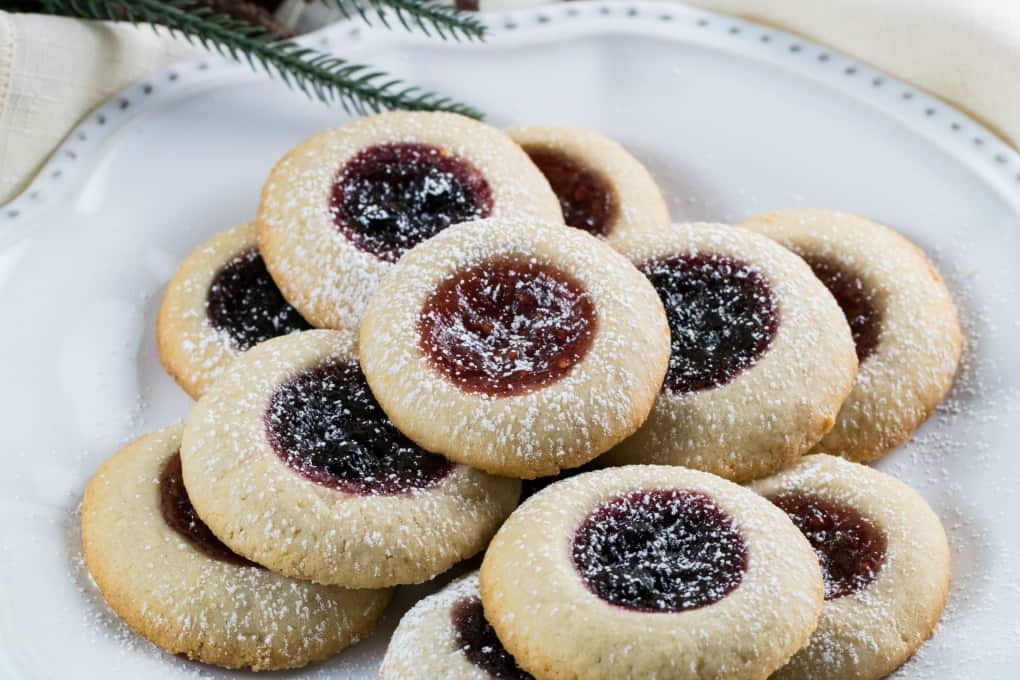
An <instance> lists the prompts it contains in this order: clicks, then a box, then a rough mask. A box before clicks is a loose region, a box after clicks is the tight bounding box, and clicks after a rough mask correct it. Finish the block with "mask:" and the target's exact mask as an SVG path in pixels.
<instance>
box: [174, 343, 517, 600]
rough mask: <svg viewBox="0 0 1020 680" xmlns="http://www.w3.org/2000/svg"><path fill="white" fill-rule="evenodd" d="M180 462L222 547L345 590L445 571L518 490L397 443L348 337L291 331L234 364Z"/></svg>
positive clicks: (193, 419) (491, 526)
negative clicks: (227, 547) (359, 366)
mask: <svg viewBox="0 0 1020 680" xmlns="http://www.w3.org/2000/svg"><path fill="white" fill-rule="evenodd" d="M181 460H182V462H183V465H184V481H185V484H187V487H188V493H189V494H190V495H191V498H192V501H193V502H194V504H195V509H196V510H197V511H198V514H199V515H200V516H201V517H202V519H203V520H205V522H206V523H207V524H208V525H209V527H210V528H211V529H212V530H213V532H214V533H215V534H216V535H217V536H218V537H219V538H220V539H221V540H222V541H223V542H224V543H226V544H227V545H228V546H230V548H231V549H232V550H234V551H235V552H237V553H239V554H241V555H244V556H245V557H247V558H249V559H251V560H254V561H255V562H258V563H259V564H264V565H266V566H267V567H269V568H270V569H274V570H276V571H279V572H280V573H282V574H285V575H287V576H292V577H295V578H302V579H308V580H311V581H315V582H318V583H327V584H332V585H340V586H344V587H348V588H380V587H385V586H391V585H397V584H400V583H418V582H421V581H425V580H427V579H429V578H432V577H433V576H435V575H437V574H440V573H442V572H444V571H446V570H447V569H449V568H450V567H451V566H453V565H454V564H455V563H457V562H459V561H460V560H462V559H464V558H466V557H470V556H472V555H474V554H475V553H477V552H479V551H480V550H482V549H483V548H484V547H485V545H486V544H487V543H488V541H489V538H490V537H491V536H492V534H493V533H494V532H495V531H496V529H497V528H498V527H499V525H500V523H501V522H502V521H503V519H504V518H506V516H507V515H508V514H510V511H511V510H512V509H513V507H514V505H515V504H516V502H517V497H518V495H519V493H520V482H518V481H517V480H514V479H505V478H497V477H492V476H490V475H487V474H485V473H483V472H481V471H479V470H474V469H471V468H468V467H465V466H463V465H455V464H453V463H450V462H448V461H447V460H445V459H444V458H441V457H440V456H437V455H434V454H431V453H428V452H426V451H424V450H422V449H421V448H419V447H418V446H416V445H415V444H413V443H412V442H411V441H409V440H408V439H407V438H406V437H404V435H402V434H401V433H400V432H399V431H398V430H397V429H396V428H395V427H394V426H393V423H391V422H390V421H389V419H388V418H386V416H385V414H384V413H383V412H382V410H381V409H380V408H379V406H378V404H377V403H376V401H375V399H374V398H373V396H372V393H371V392H370V391H369V389H368V385H367V384H366V383H365V379H364V377H363V376H362V374H361V370H360V369H359V368H358V362H357V353H356V348H355V338H354V334H353V333H350V332H347V331H305V332H303V333H295V334H292V335H288V336H284V337H280V338H276V339H273V340H269V341H267V342H264V343H262V344H261V345H259V346H258V347H255V348H254V349H252V350H251V351H249V352H247V353H245V354H244V355H242V356H241V357H240V358H238V359H237V361H235V362H234V366H233V367H231V369H230V370H229V371H227V373H226V374H225V375H224V376H223V377H222V378H221V379H220V380H218V381H217V382H216V383H215V384H214V385H213V386H212V387H211V388H210V389H209V391H208V392H206V394H205V395H204V396H203V397H202V399H200V400H199V402H198V404H197V405H196V406H195V408H194V410H193V411H192V412H191V415H190V416H188V419H187V422H186V426H185V431H184V443H183V446H182V447H181Z"/></svg>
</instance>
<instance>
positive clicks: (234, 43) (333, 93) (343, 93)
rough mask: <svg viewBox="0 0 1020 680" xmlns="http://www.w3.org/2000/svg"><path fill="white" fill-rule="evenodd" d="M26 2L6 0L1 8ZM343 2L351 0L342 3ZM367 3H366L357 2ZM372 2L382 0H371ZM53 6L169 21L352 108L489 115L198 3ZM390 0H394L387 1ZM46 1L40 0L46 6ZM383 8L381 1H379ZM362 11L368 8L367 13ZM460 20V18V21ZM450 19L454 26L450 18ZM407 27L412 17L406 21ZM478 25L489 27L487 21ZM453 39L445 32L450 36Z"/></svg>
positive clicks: (65, 11) (54, 1) (431, 15)
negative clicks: (277, 36) (482, 24)
mask: <svg viewBox="0 0 1020 680" xmlns="http://www.w3.org/2000/svg"><path fill="white" fill-rule="evenodd" d="M21 1H23V0H0V8H5V7H6V6H8V5H10V4H13V2H21ZM337 1H340V2H343V1H345V0H337ZM357 1H359V2H360V1H361V0H357ZM366 1H368V2H372V3H378V2H381V0H366ZM43 2H44V4H45V9H46V11H48V12H50V13H53V14H61V15H65V16H74V17H80V18H83V19H98V20H105V21H129V22H131V23H135V24H137V23H143V22H144V23H150V24H154V25H155V26H162V27H164V28H166V30H168V31H169V32H170V34H171V35H179V36H182V37H183V38H184V39H186V40H187V41H189V42H191V43H192V44H196V45H201V46H202V47H205V48H206V49H209V50H214V51H216V52H218V53H219V54H221V55H223V56H225V57H229V58H231V59H233V60H235V61H239V62H246V63H248V65H249V66H251V68H252V69H261V70H263V71H265V72H266V73H268V74H270V75H274V76H277V77H279V78H280V80H282V81H283V82H284V83H286V84H287V86H288V87H291V88H293V89H296V90H299V91H300V92H302V93H304V94H305V95H307V96H308V97H311V98H314V99H319V100H321V101H323V102H325V103H338V104H340V105H341V106H342V107H343V109H344V110H345V111H347V112H348V113H357V114H361V115H364V114H367V113H376V112H379V111H383V110H393V109H405V110H415V111H449V112H452V113H459V114H462V115H465V116H470V117H472V118H479V119H480V118H482V116H483V114H482V113H481V112H480V111H479V110H478V109H475V108H473V107H471V106H469V105H467V104H463V103H460V102H457V101H455V100H453V99H451V98H449V97H444V96H442V95H440V94H437V93H434V92H429V91H426V90H422V89H420V88H418V87H416V86H414V85H409V84H407V83H405V82H404V81H402V80H399V79H395V78H392V77H391V76H389V75H387V74H385V73H383V72H381V71H377V70H374V69H373V68H372V67H370V66H366V65H364V64H356V63H352V62H349V61H347V60H346V59H341V58H339V57H335V56H332V55H330V54H327V53H323V52H319V51H318V50H315V49H313V48H310V47H305V46H304V45H300V44H298V43H295V42H292V41H286V40H284V41H280V40H277V39H276V38H275V37H274V36H273V35H272V34H271V33H270V32H269V31H267V30H266V29H265V28H263V27H261V26H256V25H252V24H248V23H246V22H243V21H240V20H238V19H234V18H231V17H229V16H227V15H225V14H219V13H216V12H215V11H213V10H212V9H210V8H209V7H207V6H205V5H201V4H196V3H195V2H194V0H43ZM386 2H387V3H389V2H390V0H386ZM398 4H406V5H407V6H409V7H410V6H414V7H415V12H419V11H421V10H423V8H424V9H427V11H421V13H418V14H415V15H413V16H415V17H417V18H416V19H415V24H416V25H417V26H418V27H419V28H421V29H423V30H427V29H425V27H426V26H430V27H431V28H432V29H434V30H435V31H436V32H437V33H440V35H444V34H443V33H442V32H441V31H440V28H439V27H440V24H442V25H443V28H445V29H446V30H447V32H448V33H449V34H450V35H451V36H453V37H458V36H465V37H468V38H473V37H478V36H480V35H482V34H483V33H484V27H483V26H482V28H481V29H479V28H478V27H476V26H474V24H475V23H477V22H476V20H474V19H473V18H469V19H466V20H465V19H464V18H463V17H455V16H454V15H455V14H458V13H456V12H453V13H447V12H446V11H445V8H444V9H442V10H440V9H438V6H437V7H432V3H431V2H428V1H426V0H394V4H393V6H394V11H395V12H396V13H397V16H398V17H399V16H400V10H399V9H397V6H398ZM42 6H43V3H40V7H42ZM376 9H377V11H381V5H377V7H376ZM359 13H360V12H359ZM453 19H456V23H452V22H453ZM443 22H448V23H443ZM401 23H403V24H404V25H405V26H408V25H409V24H408V23H407V21H406V18H404V19H401ZM478 26H481V24H480V23H479V24H478ZM444 37H445V36H444Z"/></svg>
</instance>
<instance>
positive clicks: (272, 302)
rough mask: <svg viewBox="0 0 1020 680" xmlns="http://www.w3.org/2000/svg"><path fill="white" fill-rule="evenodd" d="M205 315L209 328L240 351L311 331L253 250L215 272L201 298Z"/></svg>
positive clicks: (257, 253)
mask: <svg viewBox="0 0 1020 680" xmlns="http://www.w3.org/2000/svg"><path fill="white" fill-rule="evenodd" d="M205 313H206V316H207V317H208V318H209V323H210V324H211V325H212V327H213V328H215V329H216V330H218V331H222V332H224V333H226V334H227V336H228V337H229V338H230V342H231V343H232V344H233V345H234V347H236V348H237V349H238V350H240V351H242V352H245V351H247V350H249V349H251V348H252V347H254V346H255V345H257V344H259V343H260V342H263V341H265V340H269V339H270V338H275V337H277V336H278V335H286V334H288V333H293V332H295V331H304V330H308V329H309V328H311V326H310V325H308V322H307V321H305V320H304V319H303V318H302V317H301V315H300V314H298V311H297V310H296V309H294V308H293V307H291V306H290V305H289V304H287V301H286V300H284V299H283V294H282V293H281V292H280V289H279V288H277V287H276V284H275V283H273V279H272V278H271V277H270V276H269V272H268V271H266V264H265V262H263V261H262V256H261V255H260V254H259V252H258V251H257V250H255V249H252V250H248V251H245V252H243V253H241V254H239V255H238V256H237V257H235V258H234V259H232V260H230V261H229V262H227V263H226V264H225V265H223V266H222V267H221V268H220V270H219V271H218V272H216V276H214V277H213V280H212V283H211V284H210V285H209V291H208V292H207V293H206V296H205Z"/></svg>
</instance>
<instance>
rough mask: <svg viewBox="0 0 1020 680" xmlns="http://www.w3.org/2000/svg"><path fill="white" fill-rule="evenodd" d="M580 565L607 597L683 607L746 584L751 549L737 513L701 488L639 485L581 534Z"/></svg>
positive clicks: (657, 607)
mask: <svg viewBox="0 0 1020 680" xmlns="http://www.w3.org/2000/svg"><path fill="white" fill-rule="evenodd" d="M573 558H574V566H575V567H576V569H577V571H578V572H579V573H580V575H581V578H582V579H583V580H584V582H585V584H586V585H587V586H588V589H589V590H591V591H592V592H593V593H595V594H596V595H598V596H599V597H600V598H602V599H603V600H605V601H607V602H610V603H612V604H614V605H617V606H620V607H624V608H627V609H636V610H639V611H646V612H681V611H687V610H690V609H697V608H699V607H704V606H707V605H710V604H713V603H715V602H718V601H719V600H721V599H723V598H724V597H726V596H727V595H729V594H730V593H731V592H733V590H734V589H736V587H737V586H739V585H740V582H741V580H742V579H743V577H744V571H745V570H746V569H747V550H746V548H745V547H744V540H743V538H742V537H741V535H740V532H739V530H738V529H737V527H736V526H735V525H734V523H733V520H732V519H731V518H730V517H729V516H728V515H727V514H726V513H724V512H723V511H722V510H721V509H720V508H719V506H717V505H716V504H715V502H714V501H713V500H712V499H711V498H709V497H708V496H706V495H705V494H703V493H700V492H698V491H681V490H676V489H660V490H655V491H634V492H631V493H629V494H627V495H625V496H617V497H615V498H612V499H610V500H608V501H606V502H605V503H603V504H602V505H600V506H599V507H598V508H596V509H595V510H594V511H592V512H591V513H590V514H589V515H588V516H587V517H586V518H585V520H584V522H582V524H581V526H580V527H579V528H578V530H577V533H576V534H575V535H574V544H573Z"/></svg>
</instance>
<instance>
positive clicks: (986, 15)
mask: <svg viewBox="0 0 1020 680" xmlns="http://www.w3.org/2000/svg"><path fill="white" fill-rule="evenodd" d="M294 2H298V0H294ZM300 3H301V5H304V2H303V0H300ZM289 4H294V3H293V2H291V3H289ZM480 4H481V8H482V9H483V10H484V9H502V8H508V7H521V6H529V5H535V4H538V3H537V2H536V0H481V2H480ZM690 4H693V5H698V6H701V7H704V8H706V9H710V10H714V11H719V12H725V13H730V14H736V15H740V16H744V17H747V18H750V19H754V20H758V21H762V22H764V23H768V24H772V25H774V26H778V27H780V28H783V29H786V30H789V31H793V32H795V33H799V34H802V35H804V36H807V37H809V38H812V39H814V40H817V41H818V42H821V43H823V44H827V45H829V46H831V47H834V48H836V49H838V50H841V51H844V52H846V53H848V54H850V55H852V56H854V57H856V58H857V59H860V60H862V61H865V62H868V63H870V64H873V65H874V66H876V67H878V68H880V69H882V70H885V71H887V72H889V73H890V74H892V75H894V76H897V77H899V78H902V79H904V80H907V81H910V82H912V83H914V84H915V85H917V86H919V87H922V88H924V89H926V90H928V91H929V92H931V93H933V94H935V95H937V96H939V97H942V98H943V99H946V100H948V101H950V102H953V103H954V104H956V105H957V106H960V107H961V108H963V109H966V110H968V111H970V112H971V113H973V114H975V115H976V116H977V117H979V118H981V119H982V120H983V121H984V122H986V123H987V124H989V125H990V126H991V127H993V128H994V129H996V130H997V131H998V132H999V133H1000V134H1002V135H1003V136H1004V137H1005V138H1006V139H1007V140H1008V141H1010V142H1011V143H1013V144H1014V145H1016V144H1017V143H1018V142H1020V97H1017V96H1015V94H1014V89H1015V87H1016V85H1017V83H1020V0H690ZM284 9H286V7H285V8H284ZM281 11H282V10H281ZM317 14H318V13H317ZM320 16H321V15H320ZM300 25H301V24H300V23H299V26H300ZM193 52H194V50H193V48H190V47H189V46H187V45H185V44H184V43H181V42H178V41H174V40H172V39H170V38H167V37H165V36H163V35H160V36H157V35H156V34H154V33H153V31H152V30H151V29H150V28H147V27H141V28H134V27H131V26H110V25H104V24H95V23H90V22H79V21H72V20H68V19H61V18H53V17H41V16H33V15H9V14H4V13H2V12H0V203H3V202H5V201H7V200H9V199H11V198H13V197H14V196H15V195H16V194H17V193H18V192H19V191H20V190H21V189H23V188H24V186H25V185H26V184H27V183H28V181H29V180H30V179H31V176H32V175H33V174H34V173H35V171H36V170H37V169H38V167H39V165H40V164H41V163H42V162H43V161H44V160H45V159H46V157H47V156H48V155H49V154H50V152H51V151H52V150H53V148H54V147H55V146H56V145H57V144H58V143H59V142H60V140H61V139H63V137H64V136H65V135H66V134H67V133H68V131H69V130H70V129H71V128H72V127H73V126H74V124H75V123H76V122H77V121H78V119H79V118H81V116H83V115H84V114H85V113H87V112H88V111H89V110H91V109H92V108H94V107H95V106H97V105H98V104H100V103H101V102H102V101H103V100H104V99H106V98H107V97H108V96H110V95H111V94H113V93H114V92H116V91H117V90H119V89H120V88H122V87H124V86H125V85H127V84H128V83H130V82H132V81H134V80H136V79H139V78H141V77H143V76H144V74H146V73H149V72H151V71H153V70H155V69H156V68H158V67H159V66H161V65H163V64H165V63H166V62H168V61H171V60H172V59H175V58H179V57H182V56H185V55H187V54H191V53H193Z"/></svg>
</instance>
